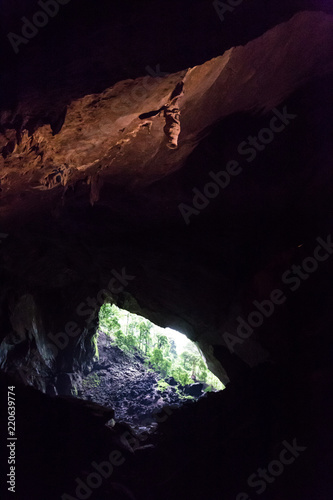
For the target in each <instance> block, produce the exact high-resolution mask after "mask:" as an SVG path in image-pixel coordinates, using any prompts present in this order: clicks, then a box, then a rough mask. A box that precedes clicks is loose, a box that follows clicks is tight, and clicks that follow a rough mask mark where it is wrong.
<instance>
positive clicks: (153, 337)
mask: <svg viewBox="0 0 333 500" xmlns="http://www.w3.org/2000/svg"><path fill="white" fill-rule="evenodd" d="M99 321H100V323H99V327H100V329H101V330H102V331H104V332H105V333H106V334H107V335H108V336H109V337H110V340H111V342H114V343H115V344H116V345H117V346H118V347H119V348H120V349H122V350H124V351H126V352H127V353H130V354H137V353H140V355H141V356H142V357H143V358H144V359H145V365H146V367H147V369H151V368H153V369H154V370H155V371H157V372H159V373H160V375H161V376H162V377H164V378H166V377H171V376H172V377H173V378H174V379H175V380H176V382H177V383H178V384H180V385H183V386H184V385H188V384H192V383H193V382H195V381H199V382H204V383H207V384H210V385H211V386H212V387H213V388H216V389H223V388H224V386H223V384H221V382H220V381H219V380H218V379H217V378H216V377H215V376H214V375H213V374H212V373H210V372H209V370H208V369H207V367H206V364H205V362H204V361H203V359H202V357H201V355H200V354H199V352H198V350H197V348H196V347H195V345H193V346H191V345H189V347H188V348H186V350H185V351H184V352H182V353H181V355H180V356H178V354H177V348H176V344H175V341H174V340H173V339H170V340H169V339H168V337H167V336H166V335H163V334H160V333H156V332H154V328H153V327H154V325H153V324H152V323H151V322H150V321H148V320H146V319H144V318H141V317H140V316H136V315H132V314H130V313H129V312H125V311H122V310H120V309H118V308H117V307H116V306H115V305H111V304H104V305H103V306H102V307H101V309H100V313H99ZM159 384H162V381H160V383H159ZM165 384H166V385H165V386H164V385H163V384H162V385H160V387H161V388H162V387H167V386H168V384H167V383H166V382H165ZM181 396H182V398H186V399H192V398H191V396H186V397H185V396H184V395H181Z"/></svg>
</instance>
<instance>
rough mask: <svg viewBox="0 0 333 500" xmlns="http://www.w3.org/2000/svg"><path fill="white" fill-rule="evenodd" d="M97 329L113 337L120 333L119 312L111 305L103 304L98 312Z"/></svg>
mask: <svg viewBox="0 0 333 500" xmlns="http://www.w3.org/2000/svg"><path fill="white" fill-rule="evenodd" d="M99 327H100V328H101V329H102V330H103V331H104V332H105V333H106V334H107V335H113V336H114V335H115V334H116V332H118V331H121V326H120V323H119V312H118V310H117V308H116V307H115V306H114V305H113V304H112V305H111V304H104V305H103V306H102V307H101V309H100V311H99Z"/></svg>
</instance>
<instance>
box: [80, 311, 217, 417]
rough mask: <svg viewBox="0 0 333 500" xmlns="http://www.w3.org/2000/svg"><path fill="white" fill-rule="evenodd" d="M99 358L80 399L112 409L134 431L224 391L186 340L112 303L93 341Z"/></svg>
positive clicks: (180, 335) (100, 321) (86, 378)
mask: <svg viewBox="0 0 333 500" xmlns="http://www.w3.org/2000/svg"><path fill="white" fill-rule="evenodd" d="M93 343H94V348H95V356H94V362H93V366H92V369H91V371H90V372H89V373H88V374H87V375H85V376H84V377H83V379H82V382H81V384H80V387H79V391H78V395H79V396H80V397H81V398H83V399H89V400H91V401H94V402H97V403H99V404H102V405H103V406H109V407H112V408H113V409H114V411H115V420H116V421H123V422H126V423H128V424H130V425H132V426H138V427H139V426H140V425H144V424H147V422H150V423H151V424H153V423H154V422H157V421H158V415H159V413H160V412H162V411H164V410H165V408H173V407H179V406H181V405H182V404H184V403H187V402H192V403H193V402H195V401H197V400H198V399H199V398H201V397H205V395H206V394H207V393H208V392H212V391H213V392H216V391H220V390H223V389H224V385H223V384H222V383H221V381H220V380H219V379H218V378H217V377H216V376H215V375H214V374H213V373H211V372H210V370H209V369H208V367H207V365H206V362H205V359H204V357H203V355H202V354H201V352H200V351H199V350H198V348H197V347H196V345H195V344H194V343H193V342H191V341H190V340H189V339H188V338H187V337H186V336H185V335H183V334H181V333H180V332H177V331H175V330H172V329H171V328H161V327H159V326H157V325H155V324H153V323H152V322H151V321H149V320H147V319H146V318H143V317H142V316H139V315H137V314H132V313H130V312H128V311H126V310H123V309H119V308H118V307H117V306H116V305H114V304H110V303H106V304H104V305H103V306H102V307H101V309H100V312H99V326H98V328H97V331H96V334H95V336H94V338H93Z"/></svg>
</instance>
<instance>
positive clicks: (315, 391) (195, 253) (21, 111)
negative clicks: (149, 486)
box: [0, 0, 333, 500]
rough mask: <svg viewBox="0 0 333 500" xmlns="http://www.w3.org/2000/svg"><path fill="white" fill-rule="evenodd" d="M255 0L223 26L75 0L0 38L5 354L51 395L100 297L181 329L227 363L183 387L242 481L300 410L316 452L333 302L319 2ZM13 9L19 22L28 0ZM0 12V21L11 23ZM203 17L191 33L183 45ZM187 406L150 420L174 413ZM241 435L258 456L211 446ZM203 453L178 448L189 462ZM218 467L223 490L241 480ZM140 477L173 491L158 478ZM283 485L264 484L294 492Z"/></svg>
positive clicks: (153, 8) (328, 78)
mask: <svg viewBox="0 0 333 500" xmlns="http://www.w3.org/2000/svg"><path fill="white" fill-rule="evenodd" d="M250 3H251V2H248V3H247V5H245V4H246V2H243V3H242V5H240V6H239V7H238V8H237V9H239V10H237V11H236V10H235V11H234V12H230V16H231V18H230V22H229V20H227V19H226V20H225V21H224V23H223V24H221V22H220V19H219V18H218V16H217V14H216V12H215V11H214V8H212V7H211V6H210V10H207V8H206V2H202V1H199V0H198V1H196V2H192V3H191V7H189V6H187V7H185V6H180V5H178V4H179V2H178V3H177V8H176V9H174V12H173V3H172V2H171V3H170V2H168V4H167V5H165V6H162V5H160V3H159V2H155V3H154V4H152V2H148V1H147V2H145V6H144V7H142V8H140V9H139V8H137V10H136V11H135V10H131V11H130V12H131V14H128V15H127V14H126V12H125V10H123V11H122V9H125V8H126V5H125V4H123V5H124V6H123V7H119V9H118V10H117V9H115V8H112V7H111V6H109V7H108V6H105V5H104V6H103V8H102V7H101V8H99V7H96V11H94V12H93V13H91V12H90V10H89V9H90V7H89V5H88V3H87V4H85V3H82V2H81V5H80V7H78V6H77V5H76V4H75V3H74V0H73V3H69V4H68V6H65V5H64V6H63V9H67V10H66V12H65V10H64V11H61V12H63V13H61V12H59V15H58V17H56V18H55V19H54V21H50V23H49V25H48V26H47V27H45V31H44V32H40V33H38V35H36V36H35V37H34V38H33V39H31V41H30V42H29V44H26V46H22V47H21V48H20V52H19V54H17V55H15V54H14V53H13V51H12V48H11V46H10V44H9V45H8V46H7V51H8V53H6V52H5V54H7V55H8V56H9V57H8V58H7V63H6V66H5V71H4V73H3V76H2V83H3V85H4V92H3V93H2V95H1V108H0V110H1V111H0V125H1V128H0V149H1V156H0V169H1V170H0V188H1V193H0V194H1V200H0V258H1V277H0V279H1V294H0V324H1V339H2V344H1V353H0V355H1V357H0V362H1V367H2V369H3V370H5V371H6V372H11V373H14V372H15V373H16V374H17V373H19V374H20V375H21V378H22V379H23V380H24V381H26V382H28V383H29V384H31V385H35V386H36V387H38V388H40V389H42V390H43V391H45V392H47V393H49V394H52V388H53V386H54V380H55V377H57V375H58V374H59V373H64V372H66V373H68V372H73V371H76V370H79V369H80V368H85V367H86V366H87V365H89V364H90V363H91V360H92V357H93V353H94V348H93V345H92V342H91V338H92V336H93V333H94V332H95V329H96V325H97V313H98V309H99V306H100V304H101V303H102V302H103V300H104V298H105V296H109V297H111V298H112V300H114V301H115V302H116V303H117V304H118V305H119V306H120V307H123V308H125V309H126V308H128V309H129V310H131V311H132V312H139V313H141V314H142V315H144V316H147V317H148V318H149V319H151V320H152V321H154V322H155V323H157V324H160V325H161V326H171V327H173V328H176V329H179V330H180V331H183V332H184V333H186V334H187V335H188V336H189V337H190V338H191V339H193V340H194V341H196V342H197V343H198V345H199V346H200V347H201V349H202V350H203V352H204V354H205V356H206V358H207V360H208V362H209V365H210V368H211V369H212V370H213V371H214V372H215V373H216V374H217V375H219V376H220V378H221V379H222V381H224V382H228V380H229V379H230V380H231V382H233V383H231V384H229V386H228V387H229V389H227V390H226V391H224V392H225V394H224V393H223V395H214V396H212V398H210V399H209V403H205V402H203V403H200V406H198V408H199V409H198V410H197V411H198V413H197V414H196V415H195V416H193V429H192V427H191V429H192V430H193V432H194V428H195V427H196V426H198V425H200V426H202V425H203V424H202V422H203V421H204V419H207V418H208V417H207V415H212V414H214V411H215V410H216V412H217V413H216V414H215V415H217V416H218V417H219V418H220V417H221V419H222V416H223V419H224V420H223V423H224V425H225V426H227V424H228V425H229V427H228V430H229V432H230V435H232V436H236V437H235V438H232V439H231V442H229V443H226V442H224V441H223V439H224V437H223V436H224V434H223V432H222V431H221V423H220V421H219V419H218V418H217V417H212V420H211V422H209V429H208V430H207V432H206V433H203V434H200V436H201V438H200V446H201V445H202V446H203V443H204V441H205V439H206V440H207V443H210V445H211V446H212V447H213V448H212V449H213V450H214V451H213V455H212V456H210V457H209V458H208V459H207V461H206V464H207V463H208V464H209V465H212V463H217V462H216V461H217V460H218V457H219V456H220V454H223V460H224V462H223V463H229V464H236V463H240V464H242V473H244V474H243V475H244V477H245V483H246V478H247V477H248V475H249V474H251V473H253V472H255V471H256V470H257V468H258V467H259V465H260V463H261V462H260V460H263V461H264V463H265V464H266V462H267V463H269V461H270V460H273V459H274V454H270V451H268V449H277V448H278V446H279V444H280V443H282V441H283V440H284V439H286V438H288V439H289V438H290V439H293V438H294V437H296V433H297V429H298V428H299V427H298V424H299V423H300V422H302V425H303V427H302V426H301V427H302V431H301V432H300V437H301V438H304V441H303V442H304V446H306V440H307V438H309V436H312V437H311V438H309V440H310V441H311V439H312V442H311V443H310V447H311V446H313V447H314V449H315V451H313V452H312V454H311V453H309V458H308V459H307V460H308V462H307V464H308V467H309V468H311V467H312V465H313V463H316V457H318V456H322V457H326V458H327V454H328V452H327V450H326V449H325V446H324V443H325V439H326V436H327V435H328V433H329V428H328V422H329V419H328V418H327V420H326V419H325V421H324V422H323V423H321V420H320V418H319V416H318V415H319V413H325V412H326V415H330V414H331V413H330V409H329V408H328V406H327V404H326V403H325V401H329V400H330V397H329V382H328V381H329V380H330V370H331V368H330V367H331V364H332V363H331V361H332V359H331V358H332V355H331V353H332V348H331V343H330V333H329V332H330V328H329V327H330V325H331V323H332V320H333V318H332V314H331V304H330V293H329V292H327V290H329V284H330V282H331V273H332V265H333V264H332V262H333V261H332V259H331V243H330V241H331V240H330V238H331V236H330V235H331V234H332V227H331V226H332V222H331V212H332V201H331V191H332V169H331V164H330V163H331V162H330V159H331V156H332V151H331V123H332V118H331V88H332V57H331V54H332V50H330V49H331V48H332V24H333V20H332V12H331V11H332V7H331V6H329V5H328V4H327V2H326V3H325V2H299V4H297V5H296V3H295V4H294V5H293V6H287V4H286V5H284V3H283V2H280V3H279V6H274V7H272V6H270V7H267V5H266V4H267V2H264V1H263V2H260V5H259V2H257V4H256V7H255V8H254V7H253V6H251V5H250ZM204 4H205V6H204ZM300 4H302V5H300ZM101 5H102V2H101ZM21 6H22V12H24V14H22V15H26V17H27V18H29V19H31V18H32V16H33V15H34V10H33V8H32V7H31V6H29V5H28V4H27V3H26V2H21ZM15 8H16V9H17V5H16V7H15ZM190 8H191V16H190V15H189V13H190V11H189V9H190ZM24 9H25V10H24ZM31 9H32V10H31ZM112 9H114V10H112ZM305 9H309V11H305ZM5 10H6V12H5V14H4V19H5V21H6V26H8V30H7V31H6V32H5V33H4V36H5V37H6V35H7V32H8V31H10V30H11V31H13V32H16V33H20V29H21V26H20V22H19V21H18V20H17V16H16V14H15V12H14V11H10V6H8V8H6V9H5ZM16 11H17V10H16ZM170 13H172V14H173V16H174V18H173V21H172V22H170V31H169V32H167V34H165V31H162V30H161V26H162V25H163V23H164V25H165V19H166V16H167V15H169V16H170ZM15 16H16V17H15ZM29 16H30V17H29ZM232 16H235V17H232ZM237 16H239V17H237ZM20 17H22V16H21V15H19V16H18V19H20ZM78 19H80V21H82V22H83V21H84V22H85V23H86V24H85V28H83V25H84V23H83V24H82V25H81V24H80V23H78V22H77V20H78ZM103 19H104V21H103ZM108 19H109V20H110V19H111V21H110V25H109V24H107V20H108ZM73 26H75V29H74V28H73ZM111 28H112V29H111ZM182 28H183V29H182ZM6 29H7V28H6ZM200 30H202V31H203V32H205V33H207V36H205V37H202V43H198V44H195V43H194V40H195V34H197V33H198V32H199V31H200ZM159 33H163V37H162V36H157V35H158V34H159ZM155 39H156V40H157V41H156V43H154V41H155ZM128 40H132V42H131V43H129V42H128ZM200 40H201V38H200ZM119 47H122V50H119ZM181 47H184V50H182V49H181ZM50 54H52V55H54V58H53V59H52V63H51V57H50ZM132 61H134V62H132ZM147 66H149V68H148V70H147V69H146V67H147ZM164 72H167V73H168V74H167V75H166V74H164ZM152 75H153V76H152ZM179 85H183V89H182V90H183V94H182V95H180V96H179V99H178V100H177V106H176V108H177V120H178V108H179V111H180V113H179V120H180V129H181V130H180V135H179V137H177V147H174V148H170V147H168V134H167V133H166V125H168V124H166V116H165V115H166V113H165V109H166V108H165V106H167V105H168V103H169V102H170V99H171V97H172V95H173V93H174V92H175V90H176V89H177V87H179ZM167 128H168V127H167ZM177 133H178V132H177ZM174 145H176V141H174ZM295 266H296V267H295ZM272 387H273V388H272ZM236 388H237V390H236ZM228 391H229V392H228ZM214 398H215V399H214ZM242 398H243V399H242ZM263 401H266V403H267V404H266V403H265V405H264V409H263V410H262V413H260V412H261V410H260V405H261V404H263V403H262V402H263ZM27 406H28V405H27ZM41 406H43V404H41ZM214 408H215V410H214ZM227 408H232V416H231V417H230V419H229V417H228V418H227V417H226V416H225V415H226V409H227ZM249 409H250V410H249ZM275 409H276V411H275ZM289 410H290V411H289ZM41 411H42V410H41ZM240 414H243V415H246V417H244V418H245V420H246V422H247V424H248V425H249V427H247V428H246V431H244V429H245V428H244V427H242V422H243V423H244V420H242V419H241V418H240V417H239V415H240ZM250 414H251V415H254V417H253V419H254V420H253V422H252V423H251V422H250V421H249V420H247V419H249V415H250ZM273 414H274V415H273ZM182 415H183V414H180V415H177V416H174V417H172V418H174V419H176V421H175V422H174V423H173V420H172V418H171V417H170V419H169V420H168V421H167V422H166V424H165V425H166V428H167V427H168V426H170V427H171V428H172V429H176V428H177V425H178V424H179V425H180V424H181V423H182V425H180V427H179V426H178V428H181V429H183V428H184V427H186V426H185V423H184V421H186V419H187V421H188V419H189V418H190V417H189V416H188V415H187V414H186V415H185V416H184V417H183V416H182ZM290 415H293V416H292V417H290ZM261 418H262V420H260V419H261ZM302 419H303V420H302ZM231 420H232V421H233V422H234V424H232V423H231ZM260 422H261V423H260ZM263 422H265V425H266V424H267V425H266V426H264V425H262V429H263V432H264V431H265V432H266V435H265V436H263V435H262V434H261V431H260V426H261V424H263ZM267 422H270V424H269V423H267ZM89 425H90V424H89ZM270 425H271V427H270ZM272 429H274V432H273V430H272ZM277 429H278V430H277ZM247 430H248V432H247ZM283 430H285V432H286V433H287V434H288V436H287V435H284V434H283ZM169 431H170V432H171V433H172V432H174V434H173V440H172V441H170V443H171V444H172V445H173V446H174V447H175V449H177V450H178V451H179V457H182V458H183V459H184V460H185V458H184V456H185V455H184V454H185V451H184V448H181V446H180V445H176V443H179V436H178V435H177V432H176V431H172V430H170V429H169V430H168V432H169ZM189 432H191V431H190V430H189ZM251 432H252V434H251ZM272 434H274V437H272V438H271V440H269V438H267V436H268V435H272ZM249 435H251V436H252V435H253V436H254V437H253V441H255V440H256V443H257V444H256V445H254V444H253V443H252V444H251V442H250V440H249V441H247V445H248V447H249V448H248V449H252V448H251V446H252V445H253V452H255V453H254V455H255V456H256V458H257V459H258V460H257V461H258V465H257V462H256V464H255V466H254V468H252V469H251V463H250V461H247V459H246V457H244V456H243V455H242V453H241V452H240V451H239V450H238V451H237V447H236V449H235V451H233V452H232V453H231V454H230V455H231V461H230V462H228V458H230V456H229V455H228V452H227V451H226V450H228V449H229V448H228V447H230V446H234V445H236V443H237V439H243V438H244V439H245V436H249ZM314 435H316V436H317V437H318V439H316V438H314V437H313V436H314ZM280 438H281V439H280ZM78 439H79V438H78ZM214 439H215V441H214ZM233 439H234V441H233ZM265 440H266V441H265ZM222 441H223V443H224V444H223V447H222V445H221V444H220V443H222ZM303 442H301V444H303ZM214 443H215V444H214ZM171 444H170V446H171ZM238 444H239V443H238ZM177 446H178V447H177ZM221 447H222V448H223V451H222V450H221ZM208 448H209V446H208ZM233 449H234V448H233ZM244 449H246V446H244ZM263 449H264V451H263ZM192 451H193V453H194V450H192ZM279 452H280V450H279ZM237 453H238V455H237ZM171 455H172V449H171V448H170V449H169V450H167V455H164V459H165V457H166V456H169V457H171ZM263 455H265V456H264V458H265V460H264V459H263V458H262V457H263ZM266 458H267V460H266ZM149 460H150V459H149ZM149 460H148V458H147V462H144V464H147V463H148V462H149ZM165 460H166V459H165ZM323 460H324V459H323ZM152 462H154V460H152ZM299 463H300V462H299ZM325 463H326V462H325ZM325 463H323V464H322V466H321V467H320V473H318V477H320V481H321V484H322V485H323V486H322V491H323V492H325V491H326V490H325V485H326V484H327V481H328V477H329V474H328V469H327V467H326V466H325ZM200 464H201V462H200ZM201 465H202V464H201ZM201 465H200V466H199V465H198V464H196V463H192V462H191V467H192V471H194V474H193V475H194V476H196V477H198V478H199V477H200V474H199V472H200V467H201ZM179 466H180V464H179ZM247 466H248V467H247ZM207 467H208V466H207ZM228 467H229V466H228ZM297 467H299V469H297V470H298V476H297V477H298V481H299V482H298V484H299V485H300V484H301V477H302V474H303V476H304V470H302V467H301V465H299V466H298V465H297ZM190 469H191V468H190V467H189V470H187V471H186V473H188V474H189V473H190ZM318 469H319V467H318ZM138 470H140V468H139V469H138ZM179 470H180V469H179ZM228 471H229V481H231V478H233V479H235V481H236V480H237V481H238V484H240V483H241V478H240V477H241V474H240V473H239V476H237V474H236V473H235V472H233V469H232V467H231V465H230V470H229V469H228ZM216 472H217V471H216ZM156 474H157V473H156ZM245 474H247V475H245ZM171 475H172V472H171V471H170V476H171ZM227 476H228V474H226V477H227ZM236 476H237V477H236ZM177 477H178V476H177ZM214 477H215V476H214ZM216 477H217V476H216ZM242 477H243V476H242ZM138 478H139V473H138V476H137V478H136V479H137V488H138V491H141V490H142V491H145V492H146V490H145V489H144V487H143V486H142V483H141V482H140V479H138ZM162 480H163V478H160V482H161V484H162ZM237 481H236V482H237ZM318 481H319V479H318ZM320 481H319V482H320ZM276 482H277V481H276ZM287 482H288V481H287ZM156 483H158V481H157V480H156ZM194 484H195V485H196V487H197V491H198V492H200V495H201V496H198V498H203V496H202V493H203V489H202V488H201V489H200V487H199V479H198V480H196V481H195V483H194ZM225 485H226V486H225V491H226V492H227V493H226V494H230V498H236V495H237V494H238V492H241V491H242V486H240V489H239V490H238V491H234V490H233V486H232V485H231V483H228V484H227V482H225ZM169 486H170V485H169ZM155 487H156V489H155V490H154V491H155V492H158V494H159V495H160V496H159V498H163V496H161V495H162V494H165V495H167V494H168V495H169V496H170V492H171V486H170V488H169V489H168V488H167V489H166V490H165V492H162V491H161V489H162V488H161V486H158V485H157V484H155ZM140 488H141V490H140ZM219 488H221V483H219V481H218V480H217V479H216V484H215V483H214V488H213V490H212V491H213V493H212V495H211V498H212V499H213V498H220V497H222V496H223V495H220V494H218V492H220V491H222V490H221V489H219ZM281 488H282V486H281ZM290 488H291V489H290V490H288V491H287V492H286V490H283V489H282V490H281V491H280V490H278V493H279V494H280V493H281V494H280V497H283V498H285V499H287V500H289V498H290V499H292V498H293V499H294V498H298V497H299V498H301V497H302V495H301V494H299V493H298V491H300V490H297V491H296V490H295V491H296V493H294V492H293V490H292V487H290ZM185 490H186V488H185V483H183V484H182V486H181V487H180V489H179V495H178V497H179V498H186V493H185ZM195 491H196V488H195V487H193V492H194V493H195ZM309 491H311V490H309ZM313 491H316V490H315V489H313V490H312V492H313ZM327 491H329V490H328V489H327ZM289 492H290V493H289ZM304 492H305V493H306V488H304ZM146 493H147V492H146ZM302 493H303V490H302ZM198 494H199V493H198ZM105 495H106V494H105ZM124 495H125V493H124ZM181 495H183V496H181ZM214 495H215V496H214ZM288 495H289V496H288ZM137 496H139V497H140V494H139V493H137ZM157 497H158V495H157V493H156V495H155V497H154V500H155V498H157ZM178 497H177V496H176V497H175V498H178ZM101 498H102V497H101ZM124 498H125V497H124ZM144 498H145V500H147V498H149V497H148V496H147V494H146V496H144ZM193 498H195V496H194V497H193ZM227 498H228V497H227ZM302 498H306V496H304V495H303V497H302ZM309 498H310V497H309ZM318 498H319V497H318ZM323 498H324V497H323Z"/></svg>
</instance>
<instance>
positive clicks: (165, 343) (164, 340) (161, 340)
mask: <svg viewBox="0 0 333 500" xmlns="http://www.w3.org/2000/svg"><path fill="white" fill-rule="evenodd" d="M157 348H158V349H161V351H162V352H163V354H164V356H168V354H169V351H170V344H169V339H168V337H166V336H165V335H157Z"/></svg>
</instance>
